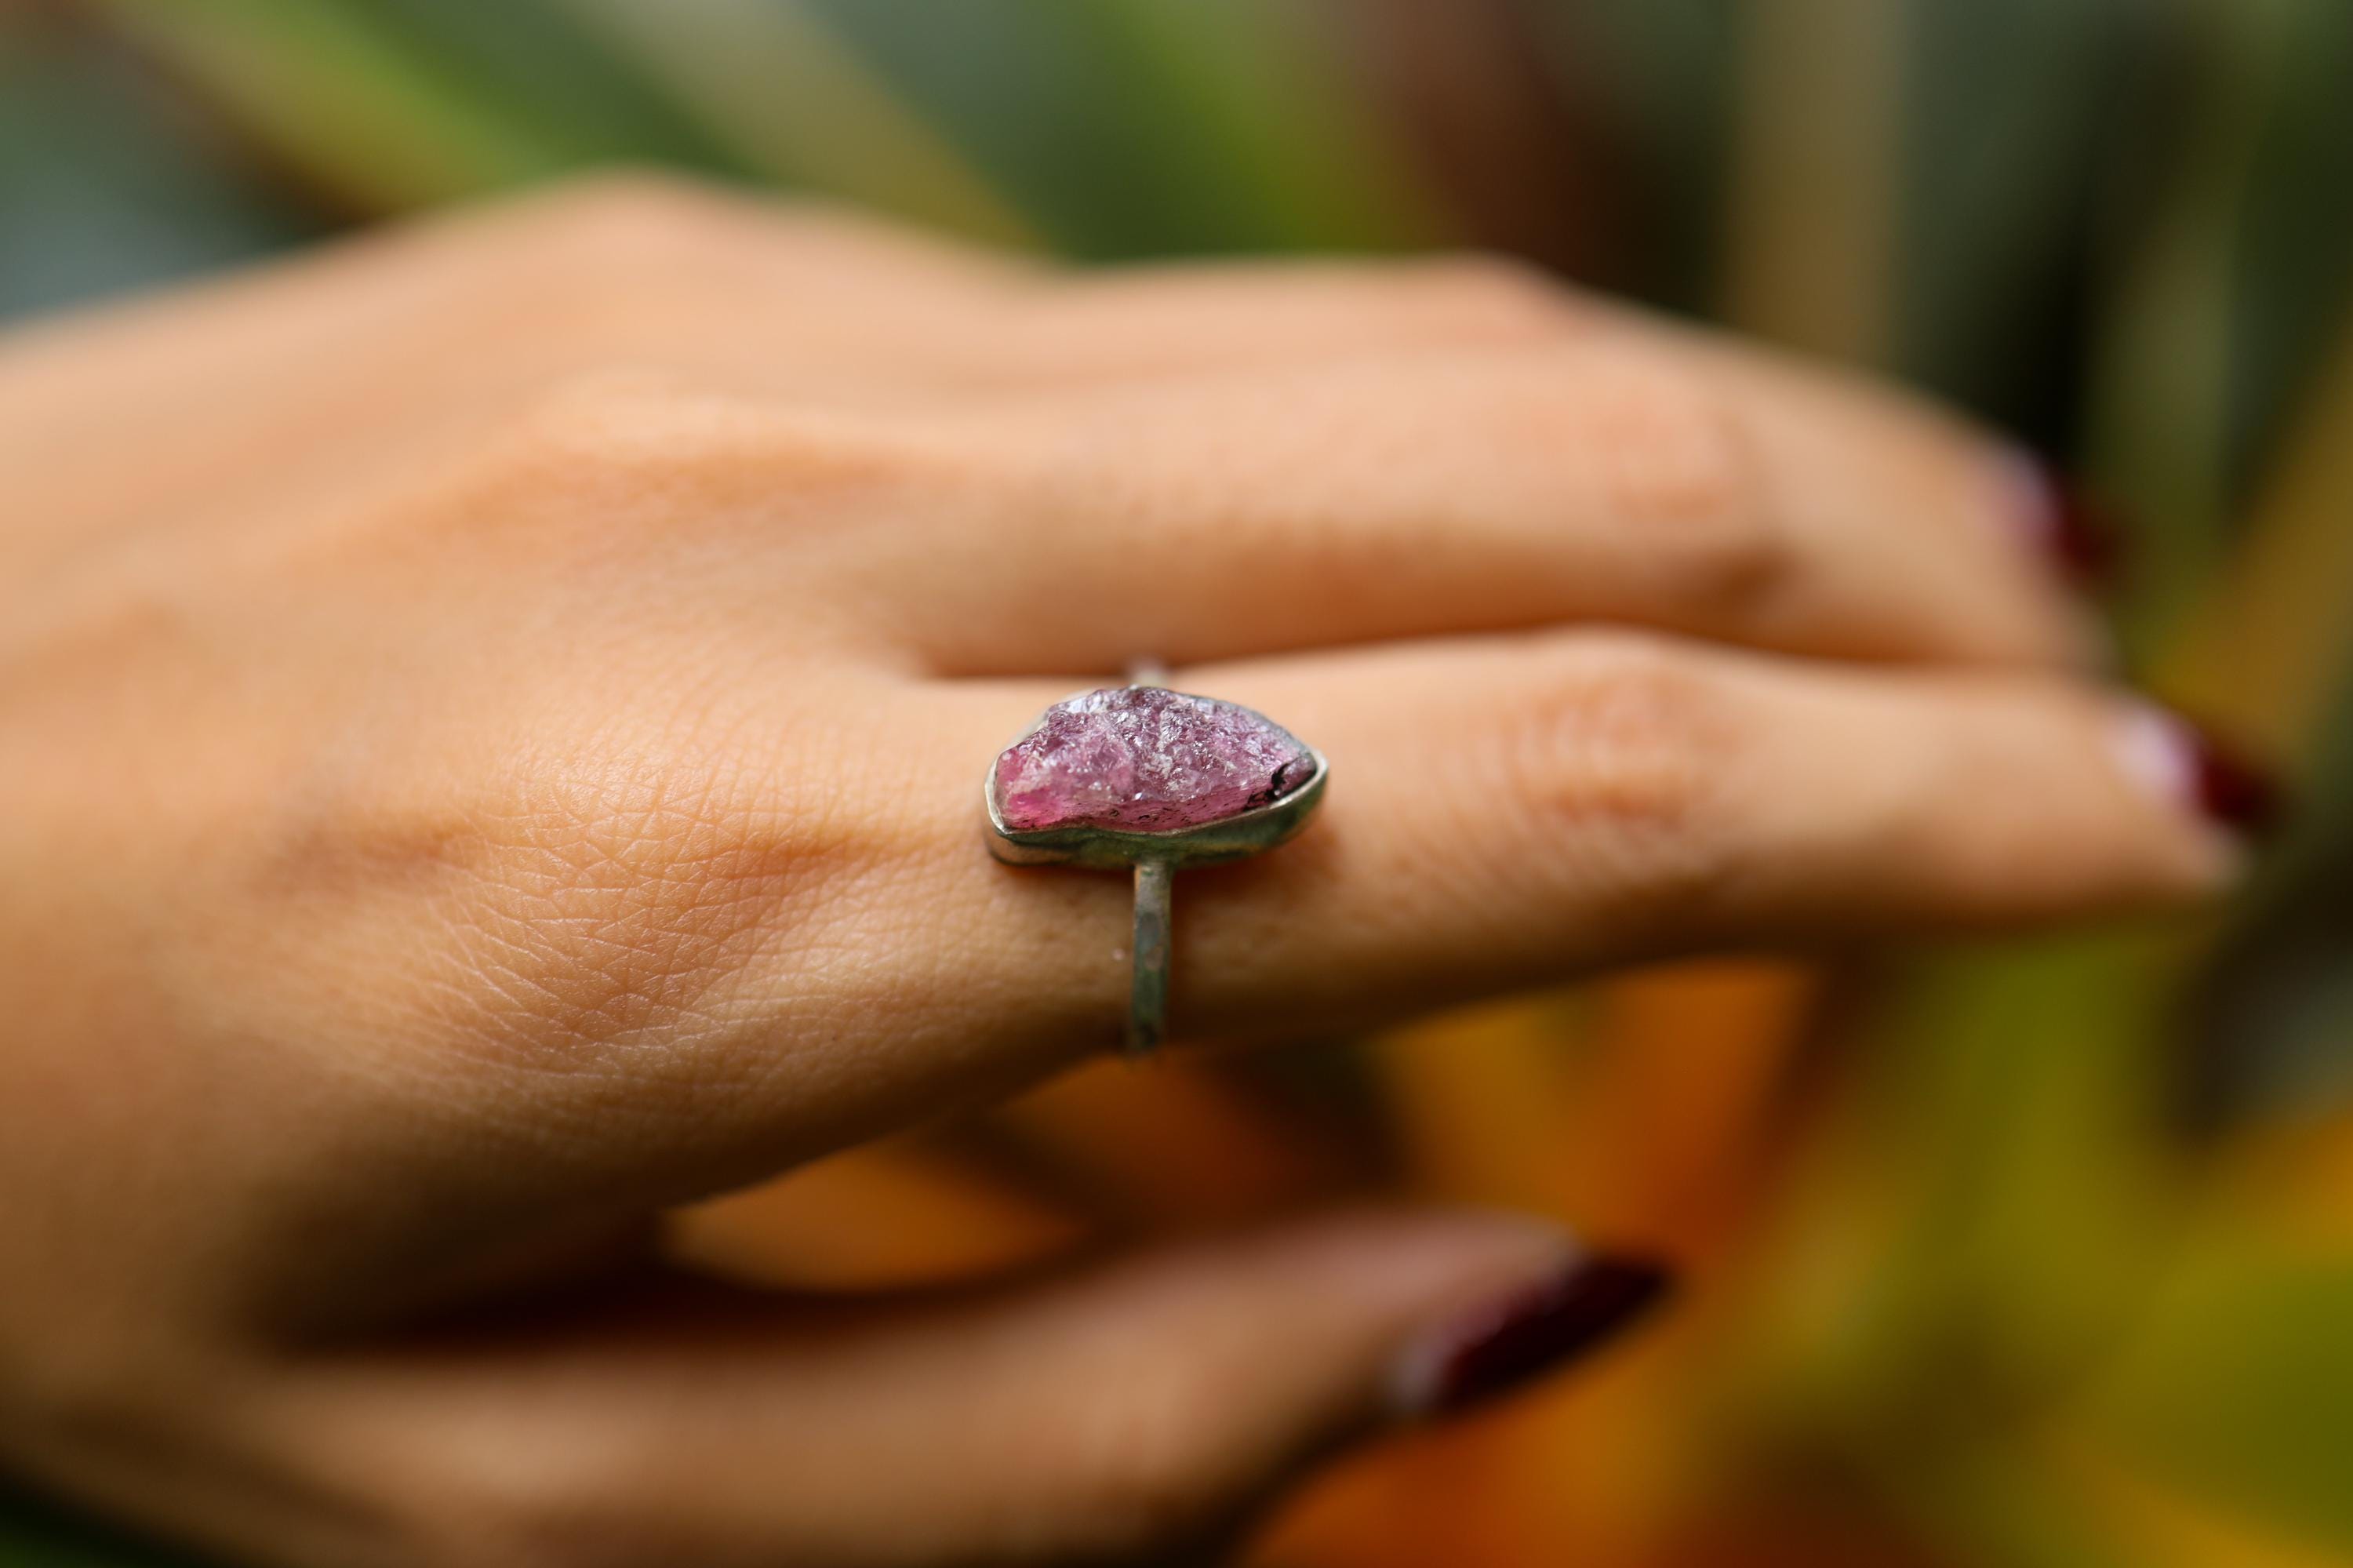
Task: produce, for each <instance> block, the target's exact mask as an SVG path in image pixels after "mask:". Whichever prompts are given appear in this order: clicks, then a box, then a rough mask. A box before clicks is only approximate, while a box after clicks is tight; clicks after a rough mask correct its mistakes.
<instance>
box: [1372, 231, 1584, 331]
mask: <svg viewBox="0 0 2353 1568" xmlns="http://www.w3.org/2000/svg"><path fill="white" fill-rule="evenodd" d="M1399 270H1400V272H1401V274H1402V276H1401V279H1400V284H1401V288H1402V291H1403V292H1404V293H1405V294H1406V296H1407V298H1408V300H1409V308H1412V309H1416V310H1419V311H1421V312H1425V313H1429V314H1430V315H1433V316H1436V317H1438V318H1439V319H1440V320H1441V321H1443V322H1445V323H1448V324H1451V325H1455V326H1459V327H1460V328H1461V329H1463V330H1464V331H1466V332H1472V333H1477V334H1481V335H1487V334H1493V335H1495V336H1498V337H1503V338H1506V339H1510V338H1520V337H1525V335H1527V334H1532V333H1557V332H1560V331H1561V330H1563V329H1564V328H1568V327H1571V326H1574V325H1575V324H1576V323H1577V320H1578V315H1579V313H1578V310H1577V299H1576V296H1575V295H1574V294H1573V293H1572V292H1570V291H1569V290H1568V288H1567V286H1566V285H1564V284H1562V283H1561V282H1559V281H1556V280H1555V279H1554V278H1553V277H1552V276H1551V275H1550V274H1549V273H1547V272H1546V271H1544V270H1542V269H1541V268H1538V267H1536V266H1534V265H1532V264H1531V263H1529V262H1525V261H1522V260H1516V259H1514V258H1512V257H1507V256H1499V255H1495V254H1493V253H1490V252H1485V251H1461V252H1457V253H1455V254H1451V255H1446V256H1440V257H1437V258H1435V259H1432V260H1422V261H1411V262H1406V263H1402V264H1401V265H1400V269H1399Z"/></svg>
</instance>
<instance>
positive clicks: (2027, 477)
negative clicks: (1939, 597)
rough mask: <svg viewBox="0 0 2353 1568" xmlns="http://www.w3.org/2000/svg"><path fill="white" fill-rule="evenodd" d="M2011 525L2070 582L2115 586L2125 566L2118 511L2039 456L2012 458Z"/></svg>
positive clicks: (2090, 587)
mask: <svg viewBox="0 0 2353 1568" xmlns="http://www.w3.org/2000/svg"><path fill="white" fill-rule="evenodd" d="M2006 488H2007V490H2008V491H2009V493H2010V502H2009V507H2008V510H2009V514H2010V525H2011V526H2012V527H2013V528H2014V529H2015V530H2016V531H2017V532H2018V534H2019V535H2020V536H2021V537H2022V538H2023V539H2025V541H2026V542H2027V544H2028V546H2029V547H2031V549H2032V550H2034V552H2035V553H2036V554H2038V555H2040V556H2042V558H2043V560H2044V561H2045V562H2046V563H2048V564H2049V566H2050V567H2051V568H2052V570H2053V571H2054V572H2056V573H2057V574H2058V575H2059V577H2061V578H2062V579H2063V581H2065V582H2066V583H2067V584H2068V585H2069V586H2070V587H2072V588H2076V589H2078V590H2080V591H2082V592H2084V593H2096V592H2098V591H2100V590H2101V589H2103V588H2112V587H2114V586H2115V585H2116V578H2117V577H2118V575H2119V573H2120V571H2121V569H2122V567H2123V566H2124V554H2125V552H2124V541H2125V530H2124V528H2123V527H2122V526H2121V525H2120V524H2119V523H2118V521H2117V519H2116V514H2115V513H2114V512H2112V511H2110V510H2109V509H2108V508H2106V507H2105V506H2104V505H2102V504H2101V503H2099V502H2098V501H2096V500H2094V498H2093V497H2092V496H2090V495H2089V494H2087V493H2085V492H2084V491H2083V490H2081V489H2080V488H2078V487H2077V486H2075V485H2073V484H2071V483H2070V482H2068V481H2067V480H2066V479H2065V478H2063V476H2062V475H2061V474H2060V472H2059V471H2058V470H2056V469H2054V468H2052V466H2051V465H2050V464H2048V463H2046V462H2043V461H2042V460H2040V459H2039V458H2035V457H2032V456H2031V455H2029V454H2026V453H2023V452H2021V453H2019V454H2018V455H2016V456H2015V457H2013V458H2011V459H2010V463H2009V482H2008V484H2007V486H2006Z"/></svg>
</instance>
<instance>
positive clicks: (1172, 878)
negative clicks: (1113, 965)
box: [1127, 860, 1176, 1056]
mask: <svg viewBox="0 0 2353 1568" xmlns="http://www.w3.org/2000/svg"><path fill="white" fill-rule="evenodd" d="M1175 887H1176V867H1174V866H1172V865H1170V864H1169V863H1167V862H1166V861H1165V860H1140V861H1137V862H1136V863H1135V973H1134V979H1133V980H1132V981H1131V982H1130V985H1129V989H1128V1002H1127V1054H1129V1055H1130V1056H1149V1055H1151V1054H1152V1053H1154V1052H1155V1051H1157V1050H1158V1049H1160V1042H1161V1039H1162V1037H1163V1036H1165V1035H1166V1033H1167V1032H1168V912H1169V904H1170V894H1171V893H1172V892H1173V890H1174V889H1175Z"/></svg>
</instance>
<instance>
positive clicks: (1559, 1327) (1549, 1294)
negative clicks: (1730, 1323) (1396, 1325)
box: [1392, 1257, 1673, 1416]
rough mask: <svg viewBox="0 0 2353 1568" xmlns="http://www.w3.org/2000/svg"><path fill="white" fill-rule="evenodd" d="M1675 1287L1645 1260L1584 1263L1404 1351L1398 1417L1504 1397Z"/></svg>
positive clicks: (1618, 1328) (1625, 1324)
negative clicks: (1399, 1415)
mask: <svg viewBox="0 0 2353 1568" xmlns="http://www.w3.org/2000/svg"><path fill="white" fill-rule="evenodd" d="M1672 1287H1673V1277H1672V1275H1671V1274H1670V1273H1669V1272H1668V1271H1667V1269H1666V1268H1664V1267H1663V1266H1661V1265H1659V1264H1656V1263H1653V1262H1651V1261H1649V1260H1647V1259H1642V1258H1632V1257H1589V1258H1584V1259H1581V1260H1579V1261H1578V1262H1577V1263H1574V1264H1572V1265H1570V1266H1568V1267H1567V1268H1566V1269H1564V1270H1562V1271H1561V1272H1560V1273H1558V1274H1556V1275H1555V1276H1554V1277H1551V1278H1549V1279H1546V1280H1543V1281H1540V1282H1539V1283H1537V1284H1535V1285H1534V1286H1530V1287H1525V1288H1523V1289H1521V1290H1519V1291H1517V1292H1514V1293H1513V1294H1511V1295H1507V1296H1504V1297H1503V1298H1499V1299H1497V1300H1494V1301H1491V1302H1488V1303H1486V1304H1485V1305H1483V1306H1481V1307H1479V1308H1473V1309H1472V1310H1471V1311H1469V1312H1466V1313H1464V1314H1462V1315H1461V1317H1459V1318H1456V1319H1453V1320H1452V1321H1451V1322H1448V1323H1444V1324H1441V1325H1440V1326H1439V1327H1438V1328H1437V1329H1436V1330H1432V1331H1431V1332H1430V1333H1427V1334H1425V1335H1424V1336H1422V1338H1421V1339H1419V1340H1416V1341H1415V1342H1414V1343H1413V1344H1412V1345H1410V1346H1409V1347H1408V1348H1407V1350H1406V1352H1405V1354H1404V1355H1403V1356H1401V1357H1400V1358H1399V1359H1398V1365H1397V1371H1396V1375H1395V1380H1394V1383H1393V1384H1392V1389H1393V1392H1394V1394H1395V1396H1396V1401H1397V1405H1398V1410H1399V1412H1400V1413H1401V1414H1407V1415H1410V1416H1431V1415H1451V1414H1454V1413H1455V1412H1457V1411H1461V1410H1467V1409H1469V1408H1471V1407H1472V1406H1473V1405H1477V1404H1484V1403H1486V1402H1487V1401H1488V1400H1491V1399H1493V1398H1496V1397H1497V1396H1499V1395H1502V1394H1504V1393H1510V1392H1511V1391H1512V1390H1514V1389H1516V1388H1519V1387H1521V1386H1522V1385H1524V1384H1525V1383H1531V1382H1533V1381H1535V1379H1536V1378H1538V1377H1541V1376H1543V1375H1544V1374H1545V1373H1546V1372H1550V1371H1552V1370H1553V1369H1555V1368H1556V1367H1559V1366H1561V1365H1563V1364H1565V1363H1567V1362H1568V1361H1574V1360H1576V1359H1577V1357H1579V1356H1581V1355H1583V1354H1585V1353H1586V1352H1587V1351H1591V1350H1593V1349H1595V1348H1596V1347H1598V1346H1599V1345H1600V1344H1602V1343H1603V1342H1604V1341H1606V1340H1610V1339H1612V1338H1614V1337H1616V1336H1617V1335H1618V1334H1620V1333H1621V1332H1622V1331H1624V1330H1626V1329H1628V1328H1630V1326H1632V1325H1633V1323H1635V1322H1636V1321H1637V1320H1638V1319H1641V1317H1642V1316H1643V1315H1644V1314H1646V1313H1647V1312H1649V1311H1650V1310H1651V1308H1653V1307H1655V1306H1657V1305H1658V1303H1659V1302H1660V1301H1661V1300H1662V1299H1663V1298H1665V1297H1666V1296H1667V1294H1668V1293H1669V1291H1670V1290H1671V1289H1672Z"/></svg>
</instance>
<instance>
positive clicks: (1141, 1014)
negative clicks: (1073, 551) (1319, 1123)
mask: <svg viewBox="0 0 2353 1568" xmlns="http://www.w3.org/2000/svg"><path fill="white" fill-rule="evenodd" d="M1127 683H1128V684H1129V685H1131V686H1166V685H1167V684H1168V666H1167V665H1166V664H1163V663H1161V662H1159V661H1158V660H1156V659H1139V660H1137V661H1136V662H1134V663H1133V664H1130V665H1129V666H1128V667H1127ZM1175 894H1176V867H1175V866H1172V865H1170V864H1169V863H1167V862H1166V861H1165V860H1140V861H1137V862H1136V863H1135V944H1134V949H1133V951H1134V975H1133V977H1132V978H1131V980H1129V983H1128V1001H1127V1054H1128V1055H1129V1056H1130V1057H1131V1058H1134V1057H1138V1056H1149V1055H1151V1054H1153V1053H1154V1052H1155V1051H1157V1050H1159V1049H1160V1043H1161V1041H1162V1040H1163V1039H1165V1038H1166V1036H1167V1033H1168V921H1169V910H1170V906H1171V904H1172V903H1173V902H1174V897H1175Z"/></svg>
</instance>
